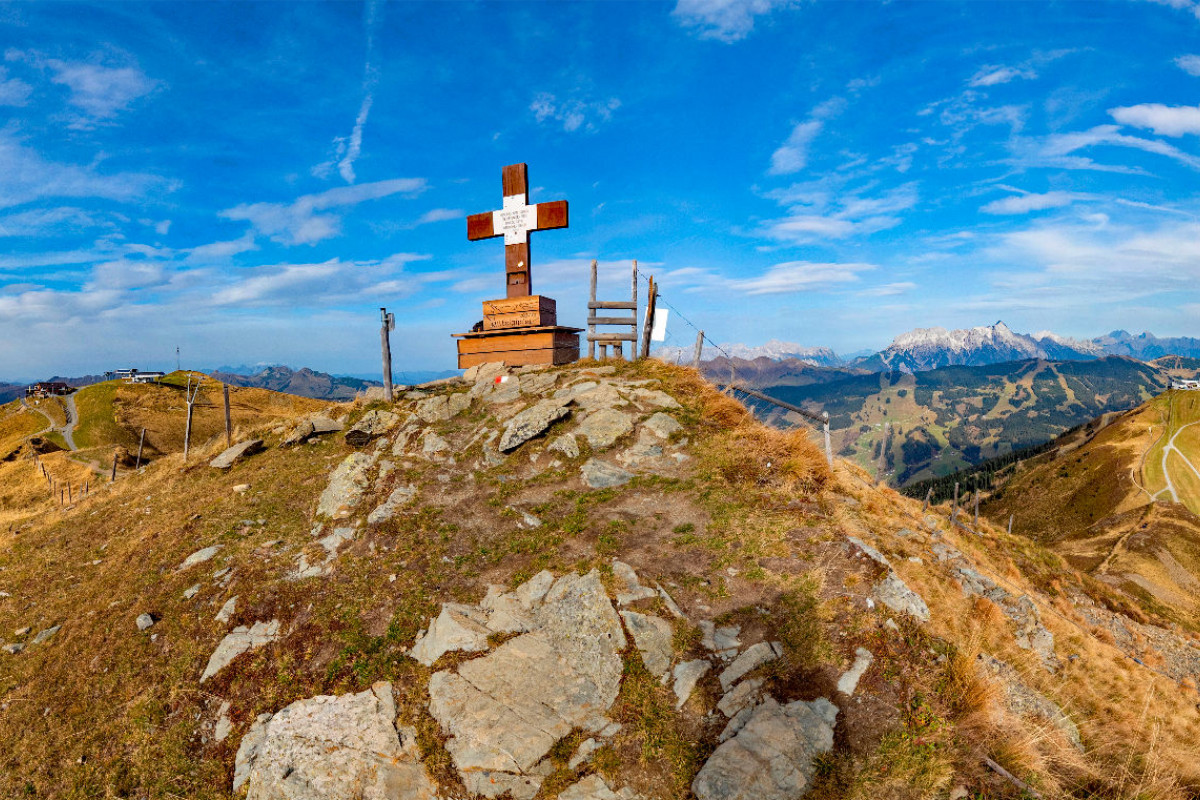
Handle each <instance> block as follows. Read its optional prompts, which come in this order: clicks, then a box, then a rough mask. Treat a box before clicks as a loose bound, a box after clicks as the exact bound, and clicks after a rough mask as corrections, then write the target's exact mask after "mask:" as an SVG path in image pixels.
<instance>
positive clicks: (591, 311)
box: [588, 258, 637, 360]
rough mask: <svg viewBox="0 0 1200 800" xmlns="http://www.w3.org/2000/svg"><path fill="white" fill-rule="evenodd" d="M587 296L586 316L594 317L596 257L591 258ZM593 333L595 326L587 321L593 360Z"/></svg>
mask: <svg viewBox="0 0 1200 800" xmlns="http://www.w3.org/2000/svg"><path fill="white" fill-rule="evenodd" d="M634 288H635V289H636V288H637V283H636V281H635V282H634ZM588 298H589V300H588V303H589V305H588V316H589V317H594V316H596V314H597V311H596V309H594V308H592V306H591V304H594V303H595V302H596V259H594V258H593V259H592V282H591V290H590V292H589V294H588ZM634 316H637V315H636V314H635V315H634ZM595 335H596V326H595V325H593V324H591V323H588V358H590V359H593V360H595V358H596V343H595V342H594V341H592V339H593V338H594V337H595ZM601 349H607V348H601Z"/></svg>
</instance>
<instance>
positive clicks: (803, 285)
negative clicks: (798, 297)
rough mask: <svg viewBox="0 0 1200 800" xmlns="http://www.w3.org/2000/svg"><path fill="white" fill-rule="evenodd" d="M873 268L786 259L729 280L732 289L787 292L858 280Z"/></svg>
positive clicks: (817, 288) (822, 287)
mask: <svg viewBox="0 0 1200 800" xmlns="http://www.w3.org/2000/svg"><path fill="white" fill-rule="evenodd" d="M872 269H875V266H874V265H873V264H832V263H815V262H812V261H787V262H784V263H782V264H775V265H774V266H772V267H771V268H769V269H768V270H767V271H766V272H765V273H763V274H762V275H759V276H757V277H754V278H739V279H731V280H729V281H728V286H729V288H730V289H733V290H734V291H738V292H742V293H744V294H747V295H751V296H754V295H763V294H787V293H791V292H811V291H816V290H819V289H829V288H832V287H836V286H840V285H842V284H847V283H854V282H856V281H858V280H859V277H858V273H860V272H865V271H867V270H872Z"/></svg>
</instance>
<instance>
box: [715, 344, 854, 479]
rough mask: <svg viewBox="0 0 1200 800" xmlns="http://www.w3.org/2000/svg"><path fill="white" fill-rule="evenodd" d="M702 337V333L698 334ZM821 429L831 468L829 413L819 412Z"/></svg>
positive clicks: (827, 459)
mask: <svg viewBox="0 0 1200 800" xmlns="http://www.w3.org/2000/svg"><path fill="white" fill-rule="evenodd" d="M700 335H701V336H703V335H704V331H701V332H700ZM821 429H822V430H823V431H824V432H825V460H826V461H828V462H829V466H831V467H832V466H833V446H832V445H831V444H830V443H829V412H828V411H822V412H821Z"/></svg>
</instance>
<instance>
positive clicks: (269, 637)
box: [200, 619, 279, 683]
mask: <svg viewBox="0 0 1200 800" xmlns="http://www.w3.org/2000/svg"><path fill="white" fill-rule="evenodd" d="M278 638H279V620H276V619H273V620H271V621H270V622H256V623H254V624H253V625H252V626H250V627H246V626H245V625H240V626H238V627H236V628H234V629H233V630H232V631H230V632H229V634H228V635H227V636H226V637H225V638H224V639H222V640H221V643H220V644H219V645H217V649H216V650H214V651H213V654H212V655H211V656H209V659H208V666H206V667H205V668H204V674H202V675H201V676H200V682H201V683H204V682H205V681H206V680H208V679H209V678H211V677H212V676H213V675H216V674H217V673H218V672H220V671H221V670H223V669H225V667H227V666H229V662H231V661H233V660H234V659H235V658H237V657H238V656H240V655H241V654H242V653H245V652H247V651H248V650H255V649H257V648H259V647H263V646H264V645H267V644H270V643H271V642H273V641H275V640H276V639H278Z"/></svg>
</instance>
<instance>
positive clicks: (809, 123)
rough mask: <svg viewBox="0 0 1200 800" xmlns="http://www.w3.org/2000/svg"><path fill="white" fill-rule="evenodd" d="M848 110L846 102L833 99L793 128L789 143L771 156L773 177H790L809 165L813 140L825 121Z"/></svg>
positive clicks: (840, 99) (781, 146) (838, 98)
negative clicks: (810, 147) (809, 153)
mask: <svg viewBox="0 0 1200 800" xmlns="http://www.w3.org/2000/svg"><path fill="white" fill-rule="evenodd" d="M845 108H846V101H845V100H843V99H842V98H840V97H833V98H830V99H829V100H826V101H825V102H824V103H821V104H820V105H818V106H817V107H816V108H814V109H813V110H812V112H811V113H810V114H809V115H808V119H806V120H805V121H804V122H800V123H798V124H797V125H796V126H795V127H794V128H792V133H791V135H789V136H788V138H787V141H786V142H784V143H783V144H782V145H780V147H779V148H778V149H777V150H776V151H775V152H774V153H772V154H771V168H770V169H769V170H768V173H769V174H771V175H790V174H792V173H793V172H799V171H800V170H802V169H804V167H805V166H807V165H808V149H809V146H810V145H811V144H812V141H813V139H815V138H816V137H817V134H819V133H820V132H821V129H822V128H824V127H825V120H828V119H832V118H833V117H836V116H837V115H838V114H840V113H842V111H843V110H845Z"/></svg>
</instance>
